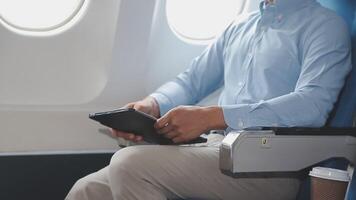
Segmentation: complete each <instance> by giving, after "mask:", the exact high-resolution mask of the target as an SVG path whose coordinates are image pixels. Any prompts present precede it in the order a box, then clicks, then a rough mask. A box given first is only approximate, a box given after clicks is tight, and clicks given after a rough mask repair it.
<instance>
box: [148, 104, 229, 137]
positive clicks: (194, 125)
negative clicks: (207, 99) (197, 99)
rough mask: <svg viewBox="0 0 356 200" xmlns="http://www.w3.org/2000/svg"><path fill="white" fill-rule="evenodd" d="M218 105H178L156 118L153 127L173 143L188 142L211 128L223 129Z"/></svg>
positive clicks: (222, 119)
mask: <svg viewBox="0 0 356 200" xmlns="http://www.w3.org/2000/svg"><path fill="white" fill-rule="evenodd" d="M226 127H227V125H226V124H225V121H224V116H223V112H222V109H221V108H220V107H199V106H180V107H177V108H174V109H172V110H170V111H169V112H168V113H167V114H165V115H164V116H163V117H162V118H160V119H158V120H157V122H156V124H155V128H156V129H157V131H158V133H159V134H163V135H164V136H165V137H167V138H170V139H172V140H173V142H174V143H182V142H188V141H190V140H193V139H195V138H197V137H199V136H200V135H201V134H203V133H205V132H207V131H209V130H213V129H225V128H226Z"/></svg>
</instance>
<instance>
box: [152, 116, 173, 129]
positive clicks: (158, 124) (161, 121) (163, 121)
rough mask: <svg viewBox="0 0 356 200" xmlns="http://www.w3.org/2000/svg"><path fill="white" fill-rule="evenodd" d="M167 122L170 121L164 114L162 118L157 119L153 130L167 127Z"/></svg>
mask: <svg viewBox="0 0 356 200" xmlns="http://www.w3.org/2000/svg"><path fill="white" fill-rule="evenodd" d="M169 121H170V116H169V114H166V115H164V116H163V117H161V118H159V119H157V121H156V123H155V128H156V129H162V128H164V127H167V126H168V125H169Z"/></svg>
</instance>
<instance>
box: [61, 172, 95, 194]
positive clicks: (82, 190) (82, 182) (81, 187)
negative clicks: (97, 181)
mask: <svg viewBox="0 0 356 200" xmlns="http://www.w3.org/2000/svg"><path fill="white" fill-rule="evenodd" d="M90 185H91V183H90V181H89V178H88V176H86V177H84V178H81V179H79V180H78V181H77V182H75V184H74V185H73V187H72V189H71V190H70V191H69V193H68V194H67V197H66V198H65V199H66V200H72V199H73V200H74V199H87V197H86V194H87V191H89V190H90Z"/></svg>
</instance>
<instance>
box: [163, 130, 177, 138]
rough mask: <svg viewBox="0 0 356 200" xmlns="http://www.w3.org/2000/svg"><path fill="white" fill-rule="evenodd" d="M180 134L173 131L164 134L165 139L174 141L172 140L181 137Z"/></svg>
mask: <svg viewBox="0 0 356 200" xmlns="http://www.w3.org/2000/svg"><path fill="white" fill-rule="evenodd" d="M179 135H180V133H178V132H175V131H171V132H169V133H166V134H164V137H166V138H169V139H172V138H176V137H179Z"/></svg>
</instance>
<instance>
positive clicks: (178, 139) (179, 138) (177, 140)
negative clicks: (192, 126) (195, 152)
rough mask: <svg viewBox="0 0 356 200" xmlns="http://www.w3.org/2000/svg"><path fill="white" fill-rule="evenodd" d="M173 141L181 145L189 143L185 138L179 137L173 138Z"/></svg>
mask: <svg viewBox="0 0 356 200" xmlns="http://www.w3.org/2000/svg"><path fill="white" fill-rule="evenodd" d="M172 141H173V142H174V143H176V144H179V143H183V142H187V139H186V138H183V137H182V136H177V137H175V138H173V139H172Z"/></svg>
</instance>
